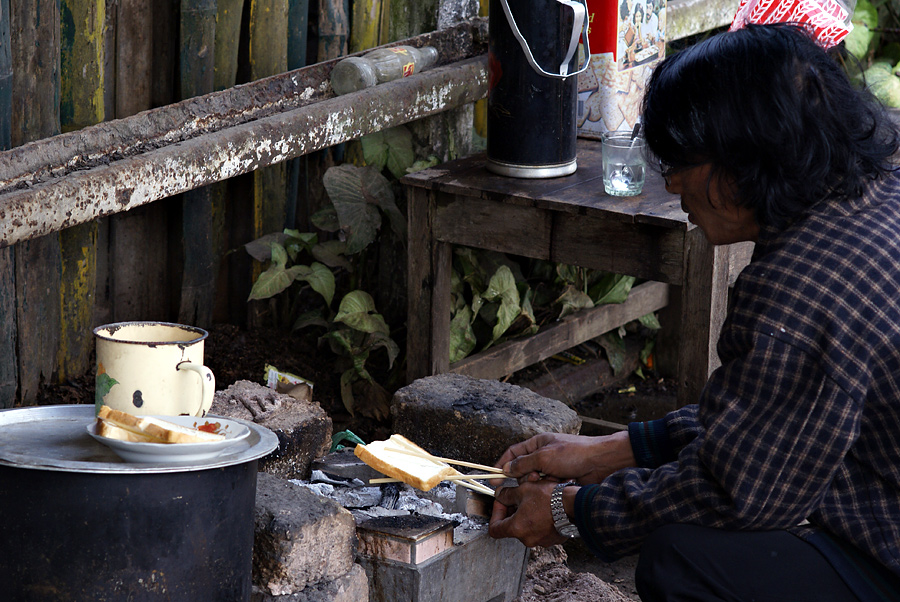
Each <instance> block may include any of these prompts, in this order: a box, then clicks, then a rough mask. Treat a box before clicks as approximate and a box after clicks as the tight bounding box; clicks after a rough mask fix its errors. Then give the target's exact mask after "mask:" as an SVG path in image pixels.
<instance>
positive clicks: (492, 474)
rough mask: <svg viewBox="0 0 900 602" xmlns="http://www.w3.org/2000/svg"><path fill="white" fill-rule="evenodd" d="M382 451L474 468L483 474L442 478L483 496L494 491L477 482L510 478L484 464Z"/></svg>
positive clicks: (394, 449) (376, 481)
mask: <svg viewBox="0 0 900 602" xmlns="http://www.w3.org/2000/svg"><path fill="white" fill-rule="evenodd" d="M384 451H389V452H394V453H398V454H406V455H408V456H415V457H416V458H424V459H426V460H431V461H433V462H444V463H446V464H456V465H457V466H465V467H466V468H474V469H476V470H480V471H482V473H483V474H460V475H453V476H449V477H446V478H444V479H443V480H444V481H454V482H456V483H458V484H459V485H462V486H463V487H468V488H469V489H472V490H473V491H477V492H478V493H483V494H485V495H490V496H492V497H493V495H494V490H493V489H491V488H490V487H487V486H486V485H484V484H482V483H479V482H478V480H488V479H508V478H511V477H510V476H509V475H507V474H505V473H504V472H503V471H502V470H501V469H499V468H495V467H493V466H486V465H484V464H475V463H474V462H464V461H462V460H452V459H450V458H441V457H439V456H432V455H431V454H428V453H420V452H417V451H413V450H411V449H401V448H399V447H386V448H384ZM399 482H400V479H394V478H391V477H385V478H378V479H369V483H370V484H372V485H376V484H380V483H399Z"/></svg>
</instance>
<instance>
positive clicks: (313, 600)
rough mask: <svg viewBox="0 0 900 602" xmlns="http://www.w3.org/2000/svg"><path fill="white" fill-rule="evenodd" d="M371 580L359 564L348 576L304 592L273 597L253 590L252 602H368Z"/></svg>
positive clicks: (259, 590) (355, 565)
mask: <svg viewBox="0 0 900 602" xmlns="http://www.w3.org/2000/svg"><path fill="white" fill-rule="evenodd" d="M368 600H369V579H368V578H367V577H366V571H365V570H364V569H363V568H362V567H361V566H360V565H358V564H354V565H353V566H352V567H350V571H349V572H348V573H347V574H346V575H342V576H340V577H338V578H337V579H335V580H333V581H326V582H324V583H315V584H313V585H309V586H307V587H306V589H304V590H303V591H302V592H297V593H295V594H287V595H284V596H273V595H272V594H269V593H268V592H265V591H263V590H261V589H259V588H258V587H254V588H253V593H252V594H251V595H250V602H368Z"/></svg>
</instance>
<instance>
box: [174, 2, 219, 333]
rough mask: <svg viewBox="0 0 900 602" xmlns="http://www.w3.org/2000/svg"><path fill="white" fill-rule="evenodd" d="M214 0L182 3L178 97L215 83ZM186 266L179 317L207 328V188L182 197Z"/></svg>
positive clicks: (210, 286) (212, 272)
mask: <svg viewBox="0 0 900 602" xmlns="http://www.w3.org/2000/svg"><path fill="white" fill-rule="evenodd" d="M216 14H217V7H216V0H195V1H194V2H190V3H182V5H181V19H180V23H181V27H180V33H181V57H180V65H181V71H180V73H181V81H180V91H181V97H182V98H193V97H195V96H201V95H203V94H208V93H210V92H212V91H213V89H214V87H215V57H216V52H215V42H216ZM182 229H183V232H184V237H183V241H184V243H183V249H184V266H183V267H184V269H183V272H182V280H181V301H180V306H179V310H178V321H179V322H182V323H184V324H193V325H195V326H201V327H206V326H209V325H210V324H211V323H212V311H213V305H214V302H215V301H214V300H215V293H216V265H217V261H216V251H215V248H214V245H215V241H214V235H213V191H212V189H211V188H210V187H209V186H204V187H203V188H197V189H194V190H191V191H188V192H186V193H185V194H184V196H183V197H182Z"/></svg>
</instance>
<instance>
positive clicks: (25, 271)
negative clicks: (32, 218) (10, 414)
mask: <svg viewBox="0 0 900 602" xmlns="http://www.w3.org/2000/svg"><path fill="white" fill-rule="evenodd" d="M9 9H10V32H11V40H10V49H11V51H12V64H13V77H12V81H13V86H12V119H11V124H12V125H11V128H10V142H11V144H12V146H19V145H21V144H24V143H25V142H29V141H32V140H39V139H41V138H46V137H48V136H52V135H54V134H57V133H59V41H60V37H59V36H60V20H59V0H10V6H9ZM35 40H40V41H41V43H40V44H35V43H34V42H35ZM15 255H16V269H15V282H16V301H17V306H16V310H17V311H16V320H17V328H18V332H17V335H18V336H17V339H16V340H17V349H18V370H19V374H18V376H19V382H18V391H19V393H18V398H19V401H21V402H22V403H24V404H31V403H33V402H34V400H35V399H36V398H37V393H38V389H39V387H40V384H41V381H44V382H52V381H53V380H54V378H55V376H56V374H55V373H56V351H57V349H58V347H59V315H60V313H59V312H60V307H59V305H60V303H59V274H60V263H59V235H58V234H55V233H54V234H50V235H47V236H43V237H41V238H37V239H34V240H30V241H27V242H23V243H21V244H19V245H16V249H15Z"/></svg>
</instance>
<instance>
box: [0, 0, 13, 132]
mask: <svg viewBox="0 0 900 602" xmlns="http://www.w3.org/2000/svg"><path fill="white" fill-rule="evenodd" d="M12 86H13V64H12V53H11V51H10V36H9V0H0V150H6V149H8V148H9V147H10V145H11V143H12V138H11V132H10V128H11V126H12Z"/></svg>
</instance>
